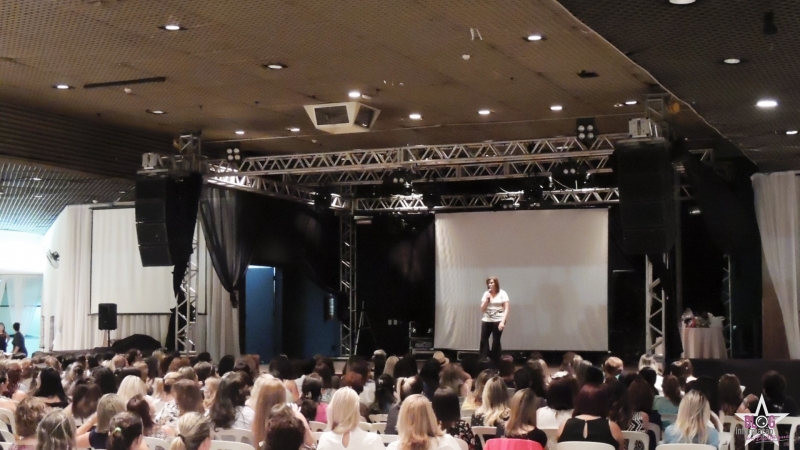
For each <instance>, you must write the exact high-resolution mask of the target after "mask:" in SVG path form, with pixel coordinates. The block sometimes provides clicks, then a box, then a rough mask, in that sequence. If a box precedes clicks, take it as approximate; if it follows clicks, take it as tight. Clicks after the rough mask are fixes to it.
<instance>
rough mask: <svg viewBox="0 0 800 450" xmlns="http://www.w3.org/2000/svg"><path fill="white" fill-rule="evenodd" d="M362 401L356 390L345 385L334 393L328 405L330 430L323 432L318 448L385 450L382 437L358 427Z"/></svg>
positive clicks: (330, 449)
mask: <svg viewBox="0 0 800 450" xmlns="http://www.w3.org/2000/svg"><path fill="white" fill-rule="evenodd" d="M360 421H361V414H360V402H359V398H358V394H356V391H354V390H352V389H350V388H348V387H344V388H341V389H338V390H337V391H336V393H334V394H333V398H332V399H331V403H330V405H328V430H329V431H326V432H324V433H322V436H320V438H319V443H318V444H317V450H344V449H352V450H384V447H383V441H382V440H381V437H380V436H379V435H377V434H375V433H368V432H366V431H364V430H362V429H361V428H359V427H358V422H360Z"/></svg>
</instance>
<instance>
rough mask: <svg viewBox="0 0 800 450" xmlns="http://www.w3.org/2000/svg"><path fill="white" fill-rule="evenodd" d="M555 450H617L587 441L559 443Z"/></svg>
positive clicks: (608, 445)
mask: <svg viewBox="0 0 800 450" xmlns="http://www.w3.org/2000/svg"><path fill="white" fill-rule="evenodd" d="M556 448H557V449H558V450H617V449H616V448H614V446H613V445H610V444H604V443H602V442H589V441H567V442H559V443H558V446H557V447H556Z"/></svg>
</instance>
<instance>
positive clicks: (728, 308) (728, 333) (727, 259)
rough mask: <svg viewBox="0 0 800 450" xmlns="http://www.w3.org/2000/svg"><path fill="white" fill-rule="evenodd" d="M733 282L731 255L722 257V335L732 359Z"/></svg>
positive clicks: (727, 254)
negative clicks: (723, 316) (723, 321)
mask: <svg viewBox="0 0 800 450" xmlns="http://www.w3.org/2000/svg"><path fill="white" fill-rule="evenodd" d="M732 299H733V280H732V278H731V255H730V253H726V254H725V255H724V256H723V257H722V304H723V307H724V308H725V324H724V326H723V328H722V335H723V336H724V337H725V350H726V351H727V352H728V358H733V305H732V303H731V300H732Z"/></svg>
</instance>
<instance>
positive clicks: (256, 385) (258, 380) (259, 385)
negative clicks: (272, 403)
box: [245, 373, 275, 409]
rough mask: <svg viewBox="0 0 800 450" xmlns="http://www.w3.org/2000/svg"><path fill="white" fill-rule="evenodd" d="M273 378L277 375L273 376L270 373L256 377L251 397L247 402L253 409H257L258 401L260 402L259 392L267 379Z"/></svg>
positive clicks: (251, 389)
mask: <svg viewBox="0 0 800 450" xmlns="http://www.w3.org/2000/svg"><path fill="white" fill-rule="evenodd" d="M273 378H275V377H273V376H272V375H270V374H268V373H265V374H263V375H259V376H258V377H256V379H255V380H254V381H253V387H252V388H250V398H248V399H247V401H246V402H245V404H246V405H247V406H249V407H251V408H253V409H256V403H257V402H258V393H259V392H261V388H262V387H263V386H264V383H266V382H267V380H271V379H273Z"/></svg>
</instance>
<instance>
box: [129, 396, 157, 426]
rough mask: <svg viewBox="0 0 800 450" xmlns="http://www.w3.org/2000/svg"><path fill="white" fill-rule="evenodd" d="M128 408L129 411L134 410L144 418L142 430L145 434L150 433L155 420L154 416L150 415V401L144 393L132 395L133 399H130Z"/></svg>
mask: <svg viewBox="0 0 800 450" xmlns="http://www.w3.org/2000/svg"><path fill="white" fill-rule="evenodd" d="M126 409H127V410H128V412H132V413H134V414H136V415H137V416H139V418H140V419H142V427H143V431H142V432H143V433H144V434H150V432H152V431H153V426H154V425H155V423H154V422H153V417H152V416H151V415H150V403H148V402H147V399H145V398H144V396H142V394H136V395H134V396H133V397H131V399H130V400H128V404H127V405H126Z"/></svg>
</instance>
